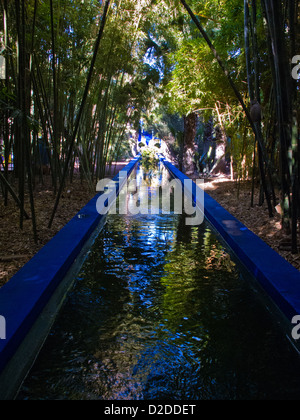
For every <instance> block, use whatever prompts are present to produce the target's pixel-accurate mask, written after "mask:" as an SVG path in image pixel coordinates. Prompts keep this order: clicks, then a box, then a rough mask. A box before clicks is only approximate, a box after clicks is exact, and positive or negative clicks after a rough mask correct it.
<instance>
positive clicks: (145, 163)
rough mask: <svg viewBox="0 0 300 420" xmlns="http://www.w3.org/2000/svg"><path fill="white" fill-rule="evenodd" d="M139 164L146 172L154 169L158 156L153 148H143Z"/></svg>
mask: <svg viewBox="0 0 300 420" xmlns="http://www.w3.org/2000/svg"><path fill="white" fill-rule="evenodd" d="M140 162H141V166H142V167H143V168H144V169H145V171H146V172H149V171H151V170H155V169H156V168H157V164H158V162H159V159H158V157H157V156H156V153H155V151H154V150H151V149H145V150H143V151H142V154H141V161H140Z"/></svg>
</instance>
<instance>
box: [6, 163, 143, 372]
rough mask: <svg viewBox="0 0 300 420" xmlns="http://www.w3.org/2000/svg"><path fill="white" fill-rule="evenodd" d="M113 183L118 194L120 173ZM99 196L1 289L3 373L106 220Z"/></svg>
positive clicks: (129, 169) (132, 166)
mask: <svg viewBox="0 0 300 420" xmlns="http://www.w3.org/2000/svg"><path fill="white" fill-rule="evenodd" d="M139 159H140V156H139V155H138V156H137V157H136V158H134V159H132V160H131V161H130V162H129V164H128V165H127V166H126V167H125V168H124V169H122V172H123V173H124V172H127V176H129V175H130V174H131V172H132V171H133V169H134V167H135V166H136V164H137V163H138V161H139ZM122 179H123V178H122ZM122 179H121V181H122ZM113 180H114V181H115V182H116V191H117V194H118V193H119V184H118V181H119V174H118V175H116V177H115V178H114V179H113ZM99 195H100V194H97V195H95V197H94V198H93V199H92V200H91V201H90V202H89V203H88V204H87V205H86V206H85V207H84V208H82V210H81V211H80V212H79V213H78V214H77V215H76V216H75V217H74V218H73V219H72V220H71V221H70V222H69V223H68V224H67V225H66V226H65V227H64V228H63V229H62V230H61V231H60V232H59V233H58V234H57V235H56V236H55V237H54V238H53V239H52V240H51V241H50V242H49V243H48V244H47V245H45V246H44V247H43V248H42V249H41V250H40V251H39V252H38V253H37V254H36V255H35V256H34V257H33V258H32V259H31V260H30V261H29V262H28V263H27V264H26V265H25V266H24V267H23V268H22V269H21V270H20V271H19V272H18V273H17V274H16V275H15V276H14V277H12V278H11V279H10V281H9V282H8V283H7V284H5V285H4V286H3V287H2V288H1V289H0V315H2V316H4V317H5V319H6V329H7V331H6V340H0V374H1V372H2V371H3V370H4V368H5V367H6V365H7V363H8V362H9V361H10V359H11V358H12V357H13V355H14V354H15V352H16V351H17V349H18V347H19V346H20V344H21V342H22V341H23V340H24V338H25V337H26V335H27V333H28V332H29V330H30V329H31V327H32V326H33V325H34V323H35V322H36V320H37V319H38V317H39V315H40V314H41V312H42V311H43V309H44V307H45V306H46V304H47V303H48V301H49V299H50V298H51V296H52V295H53V293H54V292H55V290H56V289H57V287H58V285H59V284H60V283H61V281H62V280H63V278H64V277H65V275H66V273H67V272H68V270H69V269H70V268H71V266H72V264H73V263H74V261H75V260H76V258H77V256H78V255H79V253H80V251H81V249H82V247H83V246H84V244H85V243H86V242H87V240H88V239H89V238H90V236H91V234H92V233H93V232H94V231H95V229H96V228H97V226H98V225H99V223H100V221H101V219H103V217H104V216H102V215H99V214H98V212H97V210H96V202H97V199H98V197H99Z"/></svg>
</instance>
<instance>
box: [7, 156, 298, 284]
mask: <svg viewBox="0 0 300 420" xmlns="http://www.w3.org/2000/svg"><path fill="white" fill-rule="evenodd" d="M125 164H126V163H119V164H117V165H116V166H115V165H114V167H113V172H112V173H111V175H114V173H116V172H117V171H118V170H120V169H122V167H124V166H125ZM50 185H51V179H50V177H48V178H47V177H45V179H44V185H42V184H38V185H37V187H36V189H35V192H34V194H35V207H36V214H37V226H38V242H37V243H35V242H34V238H33V233H32V223H31V220H24V227H23V230H21V229H20V227H19V210H18V208H17V206H16V205H15V203H14V201H13V200H12V199H11V198H10V199H9V203H8V206H7V207H5V206H4V205H3V199H2V198H1V200H0V287H1V286H2V285H3V284H5V283H6V282H7V281H8V280H9V279H10V278H11V277H12V276H13V275H14V274H15V273H16V272H17V271H18V270H19V269H20V268H21V267H22V266H23V265H24V264H26V263H27V262H28V261H29V260H30V259H31V258H32V257H33V256H34V255H35V254H36V253H37V252H38V251H39V250H40V249H41V248H42V247H43V246H44V245H45V244H46V243H47V242H48V241H49V240H50V239H51V238H52V237H53V236H55V235H56V233H58V232H59V230H60V229H61V228H62V227H63V226H64V225H65V224H66V223H68V222H69V221H70V220H71V219H72V218H73V217H74V216H75V215H76V214H77V213H78V211H79V210H80V209H81V208H82V207H83V206H84V205H85V204H86V203H87V202H88V201H89V200H90V199H91V198H92V197H94V195H95V193H96V186H95V189H94V190H92V189H91V188H89V186H88V184H87V183H86V182H85V181H81V180H80V177H79V176H75V179H74V181H73V183H72V184H69V185H68V186H67V187H66V190H65V192H64V193H63V195H62V197H61V200H60V203H59V207H58V210H57V213H56V217H55V219H54V222H53V225H52V228H51V229H49V228H48V224H49V219H50V216H51V213H52V210H53V207H54V203H55V197H54V195H53V192H52V191H51V188H50ZM205 190H206V192H207V193H208V194H210V195H211V196H212V197H213V198H214V199H215V200H217V201H218V202H219V203H220V204H221V205H222V206H223V207H224V208H225V209H226V210H228V211H229V212H230V213H231V214H233V215H234V216H235V217H236V218H237V219H239V220H240V221H241V222H242V223H244V224H245V225H246V226H247V227H248V228H249V229H250V230H252V231H253V232H254V233H255V234H257V235H258V236H260V237H261V239H263V240H264V241H265V242H266V243H267V244H268V245H269V246H271V247H272V248H273V249H274V250H275V251H277V252H278V253H279V254H281V255H282V256H283V257H284V258H285V259H286V260H287V261H289V262H290V263H291V264H293V265H294V266H295V267H296V268H297V269H298V270H300V254H297V255H293V254H292V253H291V251H290V249H289V246H287V244H288V243H289V242H290V238H289V237H287V236H286V235H284V234H283V232H282V230H281V224H280V216H279V214H275V216H274V218H272V219H270V218H269V216H268V211H267V208H266V205H263V206H258V205H257V203H258V191H256V195H255V200H254V207H252V208H251V206H250V200H251V184H250V183H249V182H243V183H241V184H240V185H239V194H238V185H237V183H236V182H234V181H230V180H229V179H227V178H215V179H212V180H207V181H206V184H205ZM25 208H26V210H27V211H28V212H29V209H30V206H29V199H28V197H26V207H25Z"/></svg>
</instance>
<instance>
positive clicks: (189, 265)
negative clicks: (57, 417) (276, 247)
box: [19, 214, 300, 400]
mask: <svg viewBox="0 0 300 420" xmlns="http://www.w3.org/2000/svg"><path fill="white" fill-rule="evenodd" d="M299 372H300V370H299V360H298V358H297V357H296V354H295V353H294V352H293V351H292V350H291V348H290V347H289V346H288V345H287V343H286V342H285V341H284V338H283V335H282V333H281V332H280V331H279V330H278V325H277V324H276V323H275V321H273V320H272V318H271V316H270V314H269V312H268V311H267V310H266V309H265V308H264V306H263V305H262V304H261V302H258V301H257V299H256V296H255V293H254V292H253V291H252V290H251V289H250V288H249V287H248V284H247V282H246V281H244V279H243V278H242V277H241V274H240V273H239V271H238V269H237V267H236V265H235V263H234V262H233V261H232V259H231V258H230V256H229V254H228V253H227V252H226V250H225V249H224V248H223V246H222V245H221V244H220V243H219V242H218V240H217V238H216V236H215V234H214V233H213V232H212V230H211V229H210V227H209V225H207V224H206V223H203V224H202V225H200V226H197V227H190V226H186V225H185V222H184V216H180V215H177V216H175V215H163V214H159V215H141V214H139V215H137V216H126V215H124V216H122V215H111V216H109V217H108V221H107V225H106V226H105V228H104V230H103V232H102V233H101V234H100V235H99V237H98V238H97V240H96V241H95V244H94V245H93V247H92V248H91V250H90V252H89V255H88V258H87V260H86V261H85V263H84V266H83V267H82V270H81V272H80V274H79V276H78V279H77V283H76V285H75V287H74V289H73V290H72V291H71V293H70V294H69V296H68V299H67V301H66V304H65V305H64V307H63V308H62V311H61V313H60V316H59V317H58V319H57V322H56V325H55V326H54V328H53V331H52V332H51V334H50V336H49V338H48V340H47V342H46V343H45V346H44V348H43V350H42V352H41V354H40V357H39V358H38V359H37V362H36V364H35V366H34V368H33V370H32V372H31V374H30V375H29V377H28V379H27V380H26V382H25V384H24V386H23V388H22V391H21V393H20V396H19V398H20V399H22V398H23V399H24V398H29V399H39V398H41V399H108V400H116V399H133V400H137V399H148V400H151V399H173V400H176V399H177V400H186V399H260V398H272V399H273V398H274V399H275V398H296V399H298V398H299V395H300V386H299Z"/></svg>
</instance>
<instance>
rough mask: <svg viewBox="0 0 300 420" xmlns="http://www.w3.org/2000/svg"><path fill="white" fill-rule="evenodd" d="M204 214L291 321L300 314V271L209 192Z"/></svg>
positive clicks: (170, 167) (169, 166)
mask: <svg viewBox="0 0 300 420" xmlns="http://www.w3.org/2000/svg"><path fill="white" fill-rule="evenodd" d="M159 157H160V160H161V162H162V163H163V164H164V165H165V166H166V168H167V169H168V170H169V172H170V173H171V174H172V175H173V176H174V178H177V179H179V180H180V181H181V183H182V184H183V182H184V179H190V178H188V177H187V176H186V175H184V174H183V173H182V172H180V171H179V170H178V169H177V168H176V167H175V166H174V165H172V164H171V163H170V162H168V161H167V160H166V159H165V157H164V156H163V155H159ZM193 187H194V192H193V197H194V200H195V197H196V188H199V187H197V186H196V184H195V183H193ZM204 214H205V216H206V218H207V219H208V220H209V222H210V223H211V224H212V225H213V226H214V227H215V229H216V230H217V231H218V232H219V233H220V235H221V236H222V237H223V239H224V240H225V242H226V243H227V244H228V245H229V247H230V248H231V249H232V250H233V252H234V253H235V255H236V256H237V257H238V259H239V260H240V261H241V262H242V263H243V264H244V266H245V267H246V268H247V269H248V271H249V272H250V273H251V274H252V275H253V276H254V277H255V278H256V279H257V281H258V282H259V283H260V285H261V286H262V287H263V289H264V290H265V291H266V292H267V294H268V295H269V296H270V297H271V299H272V300H273V302H274V303H275V305H276V306H277V307H278V308H279V309H280V311H281V312H282V313H283V314H284V315H285V317H286V318H287V320H288V321H291V320H292V318H293V317H294V316H295V315H300V272H299V271H298V270H297V269H296V268H295V267H293V266H292V265H291V264H290V263H289V262H287V261H286V260H285V259H284V258H283V257H281V256H280V255H279V254H278V253H277V252H276V251H274V250H273V249H272V248H270V247H269V246H268V245H267V244H266V243H265V242H264V241H262V240H261V239H260V238H259V237H258V236H257V235H255V234H254V233H253V232H251V231H250V230H249V229H248V228H247V227H246V226H245V225H243V224H242V223H241V222H240V221H239V220H237V219H236V218H235V217H233V216H232V215H231V214H230V213H229V212H228V211H226V210H225V209H224V208H223V207H222V206H220V204H219V203H218V202H217V201H215V200H214V199H213V198H212V197H210V196H209V195H208V194H207V193H205V192H204Z"/></svg>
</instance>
